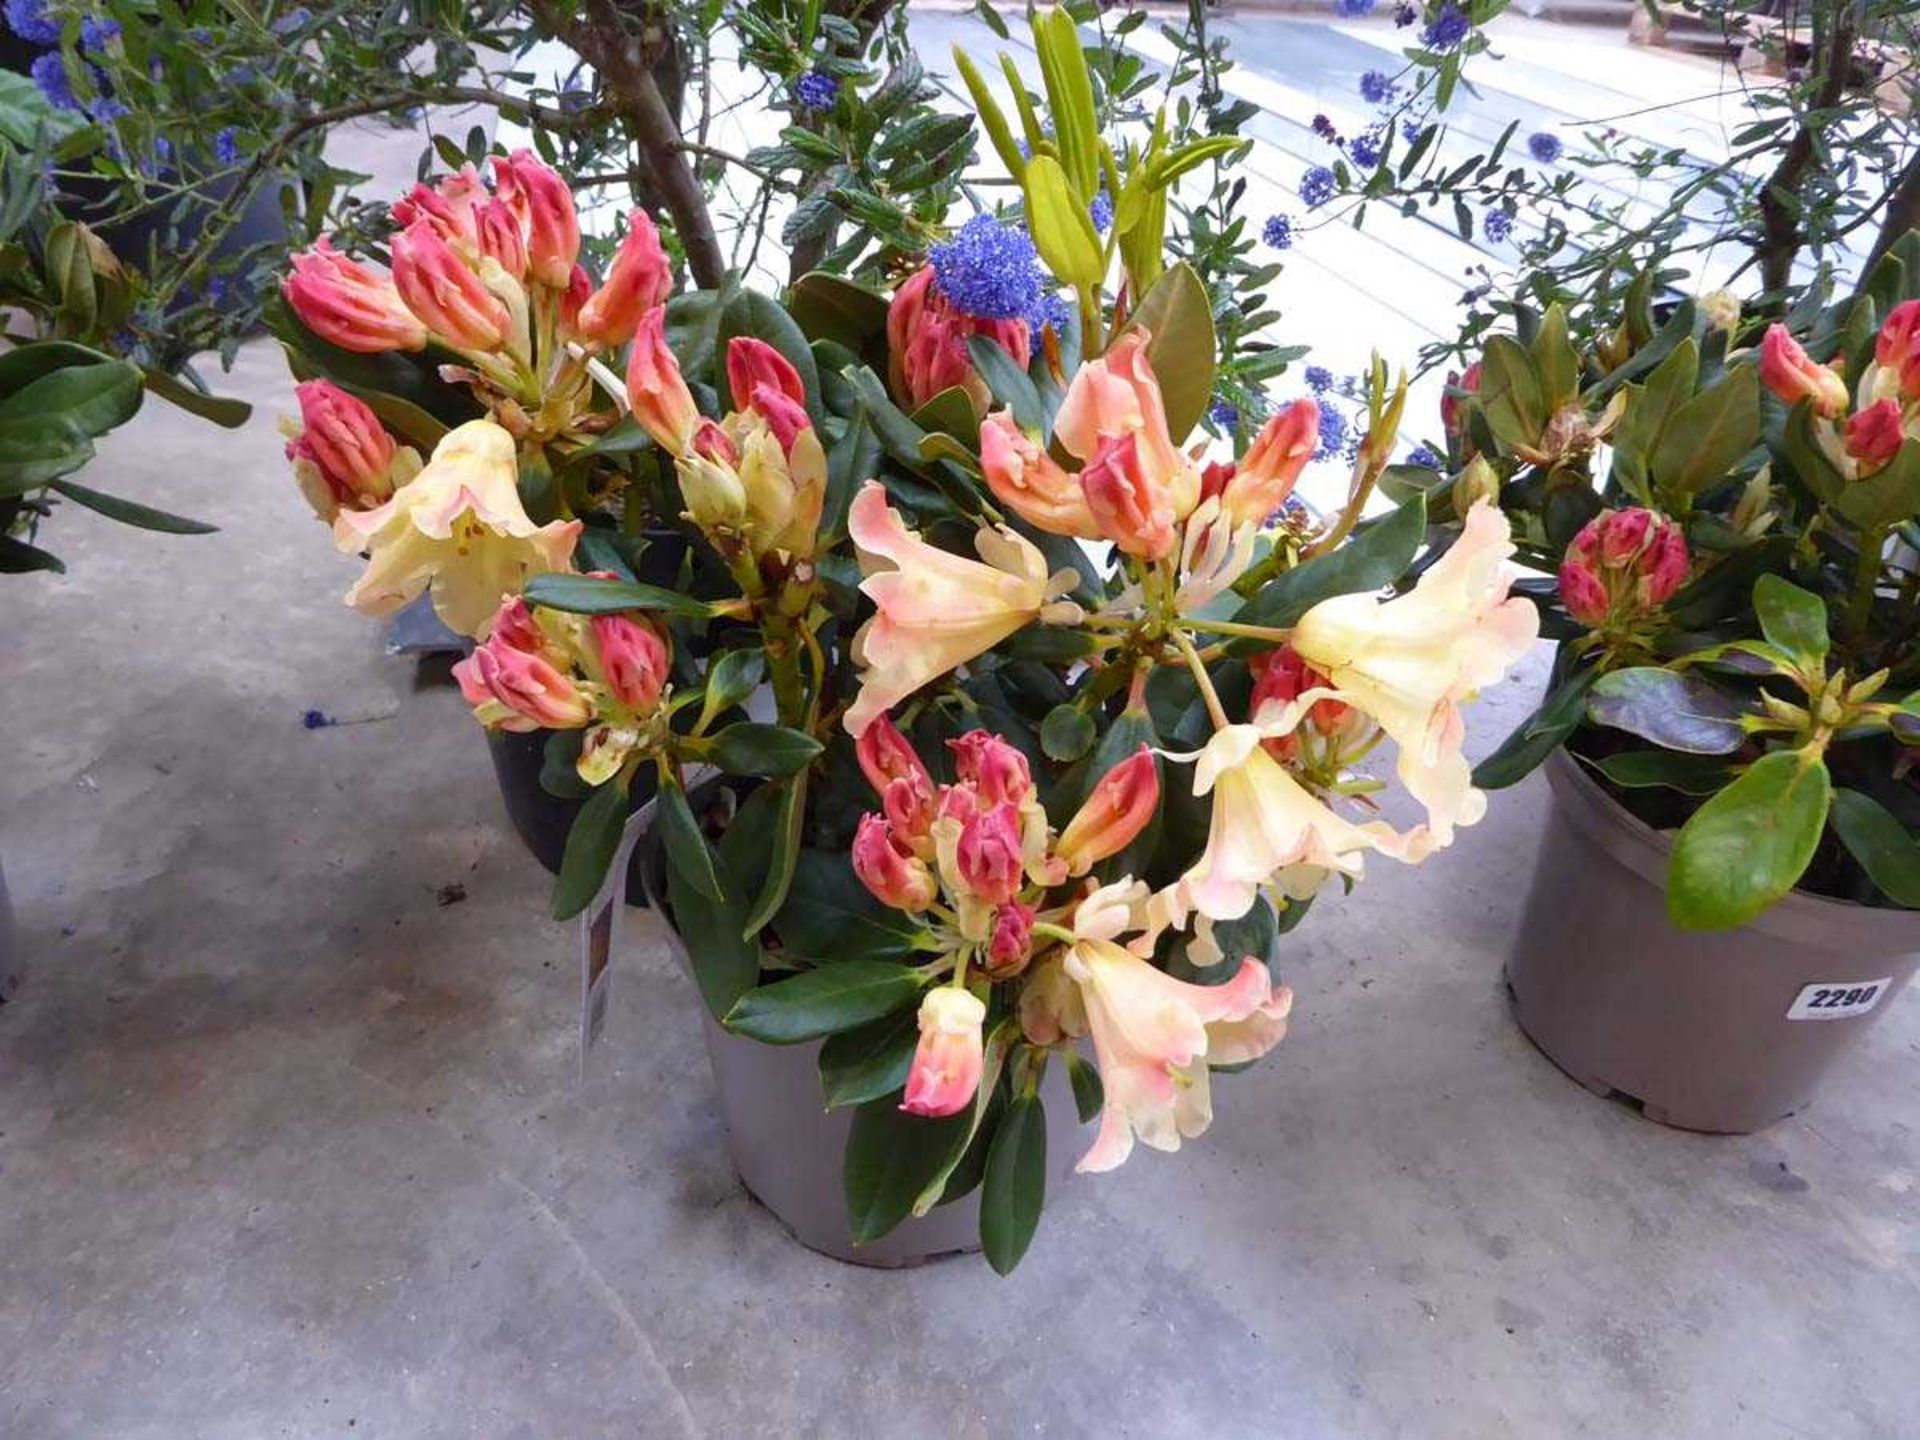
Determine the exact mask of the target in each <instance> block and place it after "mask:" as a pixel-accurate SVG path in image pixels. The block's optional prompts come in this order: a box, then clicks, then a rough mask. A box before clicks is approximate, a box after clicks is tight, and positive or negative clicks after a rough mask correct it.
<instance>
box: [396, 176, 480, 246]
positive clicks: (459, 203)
mask: <svg viewBox="0 0 1920 1440" xmlns="http://www.w3.org/2000/svg"><path fill="white" fill-rule="evenodd" d="M487 198H488V197H487V187H486V186H485V185H483V184H481V182H480V172H479V171H478V170H476V169H474V168H473V166H472V165H470V164H468V165H462V166H461V167H460V168H459V169H458V170H456V171H454V172H453V173H452V174H451V175H445V176H442V177H441V178H440V180H439V181H438V182H436V183H435V184H432V185H429V184H427V183H426V182H425V181H422V182H421V183H419V184H417V185H415V186H414V187H413V188H412V189H411V190H409V191H407V193H406V194H405V195H403V196H401V197H400V198H399V199H398V200H396V201H394V202H393V204H392V205H391V206H389V207H388V209H389V212H390V213H391V214H392V216H393V221H394V223H395V224H396V225H398V226H399V227H400V228H401V229H402V230H404V229H406V228H407V226H409V225H411V224H413V223H414V222H415V221H417V220H425V221H426V222H427V223H428V224H430V225H431V226H433V228H434V229H435V230H437V231H438V232H439V233H440V236H441V238H442V239H444V240H445V241H446V242H447V243H448V244H449V245H451V246H453V247H454V248H455V249H456V250H458V251H460V252H461V253H462V254H463V255H464V256H466V257H467V258H468V259H469V260H476V259H478V258H479V256H480V218H479V208H480V206H481V205H483V204H485V203H486V201H487Z"/></svg>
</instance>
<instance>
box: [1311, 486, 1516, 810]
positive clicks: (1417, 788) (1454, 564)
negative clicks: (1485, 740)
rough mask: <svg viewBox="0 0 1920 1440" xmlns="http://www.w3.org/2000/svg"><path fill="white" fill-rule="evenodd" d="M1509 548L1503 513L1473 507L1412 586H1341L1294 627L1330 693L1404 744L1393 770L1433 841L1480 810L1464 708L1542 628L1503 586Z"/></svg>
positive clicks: (1509, 571)
mask: <svg viewBox="0 0 1920 1440" xmlns="http://www.w3.org/2000/svg"><path fill="white" fill-rule="evenodd" d="M1512 554H1513V542H1512V539H1511V538H1510V536H1509V533H1508V528H1507V519H1506V516H1505V515H1503V514H1502V513H1501V512H1500V511H1498V510H1496V509H1494V508H1493V507H1492V506H1491V505H1487V504H1485V503H1481V504H1478V505H1475V506H1474V507H1473V508H1472V509H1471V510H1469V511H1468V512H1467V517H1466V523H1465V525H1464V526H1463V527H1462V529H1461V533H1460V537H1459V539H1458V540H1456V541H1455V542H1454V545H1453V548H1451V549H1450V550H1448V551H1447V553H1446V554H1445V555H1443V556H1441V557H1440V559H1439V560H1437V561H1435V562H1434V563H1433V564H1432V565H1431V566H1429V567H1428V569H1427V570H1426V572H1425V573H1424V574H1422V575H1421V577H1420V579H1419V580H1418V582H1416V584H1415V585H1414V587H1413V589H1412V590H1411V591H1410V592H1409V593H1407V594H1405V595H1402V596H1400V597H1398V598H1397V599H1393V600H1385V601H1383V600H1381V599H1379V598H1378V597H1377V596H1374V595H1371V594H1358V595H1336V596H1333V597H1332V598H1330V599H1327V600H1322V601H1321V602H1320V603H1319V604H1317V605H1315V606H1314V607H1313V608H1312V609H1311V610H1309V611H1308V612H1307V613H1306V614H1305V615H1304V616H1302V617H1301V619H1300V623H1299V624H1298V625H1297V626H1296V627H1295V628H1294V631H1293V635H1292V640H1291V643H1292V645H1293V648H1294V649H1295V650H1297V651H1299V652H1300V657H1301V658H1302V659H1303V660H1305V661H1306V663H1307V664H1309V665H1311V666H1312V667H1313V668H1314V669H1316V670H1318V671H1319V672H1320V673H1321V674H1323V675H1325V676H1326V677H1327V678H1328V680H1329V682H1330V683H1331V684H1332V686H1333V689H1334V690H1335V692H1336V694H1335V695H1334V696H1333V697H1332V698H1336V699H1339V700H1342V701H1345V702H1346V703H1347V704H1350V705H1353V706H1355V707H1357V708H1358V709H1360V710H1364V711H1365V712H1366V713H1367V714H1368V715H1371V716H1372V717H1373V718H1374V719H1375V720H1376V721H1378V722H1379V724H1380V727H1381V728H1382V729H1383V730H1385V731H1386V732H1387V734H1388V735H1389V736H1391V737H1392V739H1393V741H1394V743H1395V744H1396V745H1397V746H1398V747H1399V751H1400V754H1399V761H1398V772H1397V773H1398V774H1399V776H1400V779H1401V782H1402V783H1403V784H1405V785H1406V787H1407V789H1408V791H1409V792H1410V793H1411V794H1412V795H1413V797H1414V798H1415V799H1416V800H1418V801H1419V802H1420V803H1421V804H1422V805H1424V806H1425V807H1426V809H1427V816H1428V822H1429V824H1430V826H1431V827H1432V831H1433V843H1434V844H1435V845H1436V846H1440V845H1446V844H1448V843H1450V841H1451V840H1452V838H1453V827H1454V826H1455V825H1471V824H1473V823H1474V822H1475V821H1477V820H1478V819H1479V818H1480V816H1481V815H1482V814H1483V813H1484V812H1485V810H1486V796H1484V795H1483V794H1481V792H1480V791H1478V790H1476V789H1474V788H1473V785H1472V782H1471V779H1470V774H1471V767H1470V766H1469V765H1468V764H1467V759H1466V756H1465V755H1464V754H1463V753H1462V750H1461V745H1462V743H1463V741H1464V740H1465V725H1464V723H1463V722H1462V720H1461V716H1460V706H1461V705H1462V704H1463V703H1464V702H1465V701H1466V700H1468V699H1469V698H1471V697H1472V696H1473V695H1474V693H1475V692H1477V691H1478V690H1479V689H1480V687H1481V686H1483V685H1487V684H1491V683H1492V682H1493V681H1495V680H1498V679H1499V678H1500V677H1501V676H1502V675H1503V674H1505V673H1506V671H1507V669H1508V667H1509V666H1511V665H1512V664H1513V663H1514V662H1515V661H1517V660H1518V659H1519V658H1520V657H1521V656H1522V655H1524V654H1525V653H1526V652H1527V649H1528V647H1529V646H1531V645H1532V644H1533V641H1534V639H1535V638H1536V636H1537V635H1538V634H1539V629H1540V619H1539V613H1538V612H1537V611H1536V610H1535V609H1534V607H1533V606H1532V604H1530V603H1529V602H1528V601H1527V600H1525V599H1524V598H1522V597H1520V596H1509V595H1508V590H1509V588H1510V586H1511V585H1512V582H1513V578H1514V574H1515V571H1514V569H1513V567H1512V566H1510V565H1509V564H1508V563H1507V561H1508V558H1509V557H1510V556H1511V555H1512ZM1309 693H1312V692H1309Z"/></svg>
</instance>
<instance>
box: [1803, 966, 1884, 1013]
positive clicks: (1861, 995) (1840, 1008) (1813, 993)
mask: <svg viewBox="0 0 1920 1440" xmlns="http://www.w3.org/2000/svg"><path fill="white" fill-rule="evenodd" d="M1892 983H1893V977H1892V976H1891V975H1882V976H1881V977H1880V978H1879V979H1878V980H1816V981H1814V983H1813V984H1811V985H1808V986H1806V987H1805V988H1804V989H1802V990H1801V992H1800V993H1799V994H1798V995H1796V996H1794V998H1793V1006H1792V1008H1791V1009H1789V1010H1788V1011H1787V1019H1789V1020H1846V1019H1849V1018H1851V1017H1852V1016H1855V1015H1864V1014H1866V1013H1867V1012H1868V1011H1869V1010H1871V1009H1873V1007H1874V1006H1876V1005H1878V1004H1879V1003H1880V997H1881V996H1882V995H1884V994H1886V993H1887V986H1888V985H1890V984H1892Z"/></svg>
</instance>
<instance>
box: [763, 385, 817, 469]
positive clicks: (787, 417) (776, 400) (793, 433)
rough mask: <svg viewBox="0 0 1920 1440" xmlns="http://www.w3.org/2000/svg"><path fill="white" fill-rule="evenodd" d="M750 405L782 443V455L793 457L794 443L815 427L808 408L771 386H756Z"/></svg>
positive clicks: (774, 436)
mask: <svg viewBox="0 0 1920 1440" xmlns="http://www.w3.org/2000/svg"><path fill="white" fill-rule="evenodd" d="M750 403H751V408H752V409H753V412H754V413H755V414H756V415H758V416H759V417H760V418H761V419H763V420H765V421H766V422H767V428H768V429H769V430H771V431H772V432H773V438H774V439H775V440H778V441H779V442H780V450H781V453H782V454H785V455H788V456H791V455H792V454H793V442H794V441H796V440H798V439H799V438H800V432H801V431H803V430H808V429H811V428H812V426H813V419H812V417H811V416H809V415H808V414H807V407H806V406H804V405H802V404H800V403H798V402H797V401H795V400H794V399H792V398H791V397H790V396H789V395H788V394H787V392H786V391H784V390H776V389H775V388H774V387H773V386H771V385H765V384H762V385H756V386H754V387H753V398H752V401H751V402H750Z"/></svg>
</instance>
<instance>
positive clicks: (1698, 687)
mask: <svg viewBox="0 0 1920 1440" xmlns="http://www.w3.org/2000/svg"><path fill="white" fill-rule="evenodd" d="M1744 709H1745V707H1744V706H1743V705H1742V704H1741V703H1740V701H1739V700H1738V699H1736V698H1735V697H1734V696H1732V695H1729V694H1728V693H1727V692H1726V691H1724V690H1722V689H1720V688H1719V687H1718V686H1717V685H1713V684H1711V683H1709V682H1708V681H1707V680H1705V679H1703V678H1702V677H1701V676H1699V675H1695V674H1692V673H1687V672H1682V671H1676V670H1663V669H1661V668H1660V667H1658V666H1655V665H1636V666H1633V667H1631V668H1629V669H1626V670H1615V671H1612V672H1611V673H1609V674H1606V675H1603V676H1601V677H1600V679H1599V680H1598V681H1596V682H1595V683H1594V685H1593V688H1592V689H1591V690H1590V691H1589V692H1588V694H1587V717H1588V718H1589V719H1590V720H1592V721H1593V722H1594V723H1595V724H1596V725H1611V726H1612V727H1613V728H1614V729H1616V730H1626V731H1629V732H1631V733H1632V734H1635V735H1638V736H1639V737H1640V738H1641V739H1642V740H1651V741H1653V743H1654V744H1656V745H1659V746H1661V747H1662V748H1663V749H1667V750H1685V751H1688V752H1690V753H1692V754H1695V755H1731V754H1732V753H1733V752H1734V751H1736V750H1738V749H1739V748H1740V747H1741V746H1742V745H1743V744H1745V743H1746V732H1745V731H1743V730H1742V729H1741V728H1740V715H1741V714H1742V712H1743V710H1744Z"/></svg>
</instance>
